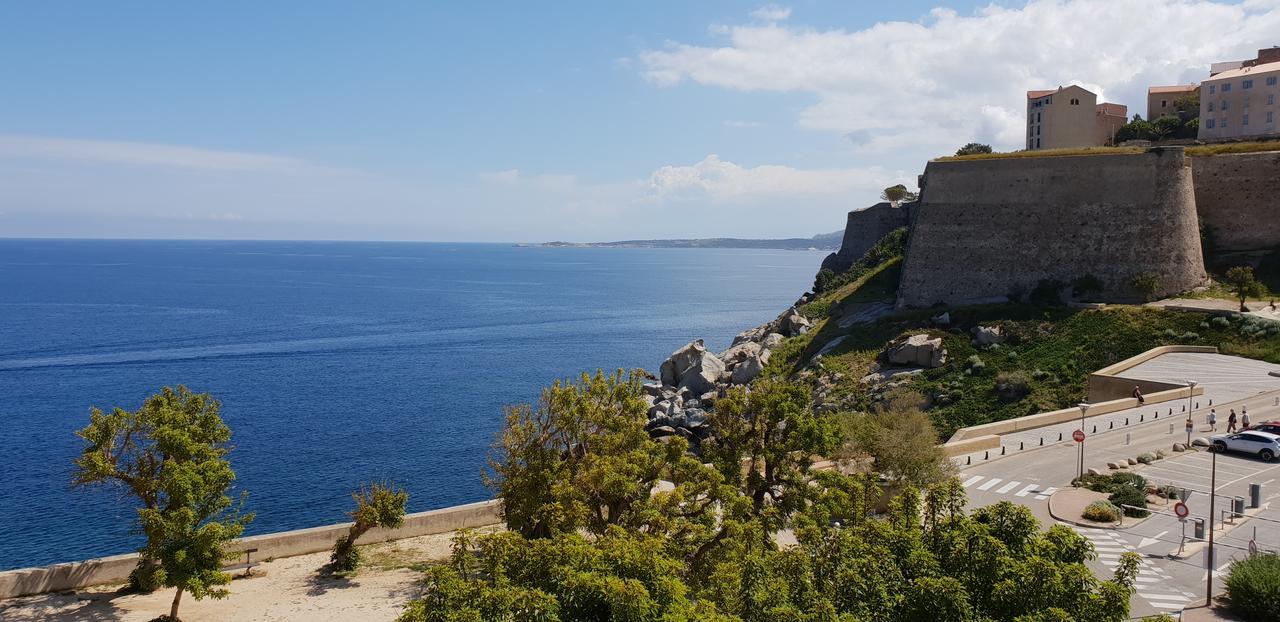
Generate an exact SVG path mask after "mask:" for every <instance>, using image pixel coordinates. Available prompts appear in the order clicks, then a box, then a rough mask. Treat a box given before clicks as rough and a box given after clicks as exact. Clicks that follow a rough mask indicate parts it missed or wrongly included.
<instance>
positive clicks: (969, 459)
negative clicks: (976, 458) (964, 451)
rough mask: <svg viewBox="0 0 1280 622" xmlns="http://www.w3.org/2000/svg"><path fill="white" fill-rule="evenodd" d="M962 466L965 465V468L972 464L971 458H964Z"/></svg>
mask: <svg viewBox="0 0 1280 622" xmlns="http://www.w3.org/2000/svg"><path fill="white" fill-rule="evenodd" d="M964 464H965V466H969V465H971V464H973V456H968V457H966V458H965V459H964Z"/></svg>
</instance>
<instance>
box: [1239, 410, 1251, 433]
mask: <svg viewBox="0 0 1280 622" xmlns="http://www.w3.org/2000/svg"><path fill="white" fill-rule="evenodd" d="M1240 429H1241V430H1248V429H1249V411H1247V410H1245V409H1243V408H1241V409H1240Z"/></svg>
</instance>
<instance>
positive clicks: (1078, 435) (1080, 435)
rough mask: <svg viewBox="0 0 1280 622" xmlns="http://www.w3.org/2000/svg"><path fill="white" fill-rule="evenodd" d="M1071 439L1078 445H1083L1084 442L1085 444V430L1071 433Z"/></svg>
mask: <svg viewBox="0 0 1280 622" xmlns="http://www.w3.org/2000/svg"><path fill="white" fill-rule="evenodd" d="M1071 438H1074V439H1076V442H1077V443H1083V442H1084V430H1076V431H1075V432H1072V433H1071Z"/></svg>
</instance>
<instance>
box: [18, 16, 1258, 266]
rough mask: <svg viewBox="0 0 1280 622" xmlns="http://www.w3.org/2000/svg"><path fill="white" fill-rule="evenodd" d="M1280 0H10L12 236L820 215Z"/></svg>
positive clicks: (659, 227)
mask: <svg viewBox="0 0 1280 622" xmlns="http://www.w3.org/2000/svg"><path fill="white" fill-rule="evenodd" d="M1272 45H1280V0H1244V1H1243V2H1211V1H1207V0H1032V1H1030V2H1026V3H1021V2H1001V3H993V4H989V3H986V2H982V3H975V2H964V1H960V2H946V3H945V4H944V3H943V2H941V1H935V2H920V1H917V0H900V1H897V2H892V3H883V2H874V3H872V2H849V1H847V0H842V1H828V0H798V1H796V2H789V3H778V4H765V3H759V2H755V3H743V2H727V1H716V0H706V1H700V2H688V1H687V0H686V1H671V2H668V1H665V0H650V1H649V2H643V3H641V2H574V1H562V2H554V3H550V2H548V3H530V2H514V1H513V2H454V3H446V2H419V1H405V2H396V1H391V0H388V1H382V2H376V3H357V2H331V1H327V0H310V1H307V2H301V1H299V2H286V1H281V2H269V3H266V2H248V1H245V2H236V1H227V2H217V3H160V2H127V3H125V2H117V3H101V2H100V3H84V2H82V3H68V2H29V3H16V2H15V3H4V4H0V76H3V78H2V81H0V237H45V236H48V237H105V238H231V239H325V240H343V239H357V240H424V241H473V242H541V241H550V240H568V241H604V240H618V239H635V238H684V237H726V236H735V237H808V236H811V235H814V234H817V233H825V232H830V231H835V230H839V229H841V228H842V227H843V225H844V221H845V217H844V215H845V213H846V212H848V211H849V210H851V209H859V208H862V207H866V206H869V205H871V204H873V203H875V202H876V201H877V200H878V197H879V194H880V191H881V189H883V188H885V187H887V186H891V185H894V184H897V183H904V184H906V185H907V186H909V187H914V186H915V182H916V176H917V175H918V174H919V173H920V172H922V171H923V168H924V165H925V164H926V162H927V161H928V160H929V159H930V158H933V157H937V156H941V155H947V154H949V153H952V152H954V151H955V149H956V148H958V147H959V146H960V145H963V144H965V143H967V142H970V141H978V142H984V143H989V144H991V145H993V146H994V147H995V148H996V149H999V150H1013V149H1017V148H1020V146H1021V143H1022V126H1023V123H1024V114H1025V92H1026V91H1027V90H1030V89H1041V88H1054V87H1056V86H1059V85H1066V84H1081V85H1083V86H1085V87H1086V88H1089V89H1091V90H1093V91H1094V92H1096V93H1099V94H1100V96H1101V100H1105V101H1112V102H1118V103H1121V104H1126V105H1128V106H1129V112H1130V114H1133V113H1135V112H1138V113H1141V112H1144V110H1143V109H1144V108H1145V101H1146V98H1145V93H1146V88H1147V87H1148V86H1150V85H1157V84H1180V83H1189V82H1195V81H1198V80H1201V79H1203V78H1204V77H1207V71H1208V66H1209V64H1210V63H1213V62H1216V61H1222V60H1239V59H1244V58H1252V57H1253V56H1254V55H1255V53H1256V50H1257V49H1258V48H1261V47H1270V46H1272Z"/></svg>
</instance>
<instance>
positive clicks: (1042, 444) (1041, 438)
mask: <svg viewBox="0 0 1280 622" xmlns="http://www.w3.org/2000/svg"><path fill="white" fill-rule="evenodd" d="M1040 446H1041V447H1044V437H1043V436H1041V437H1040Z"/></svg>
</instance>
